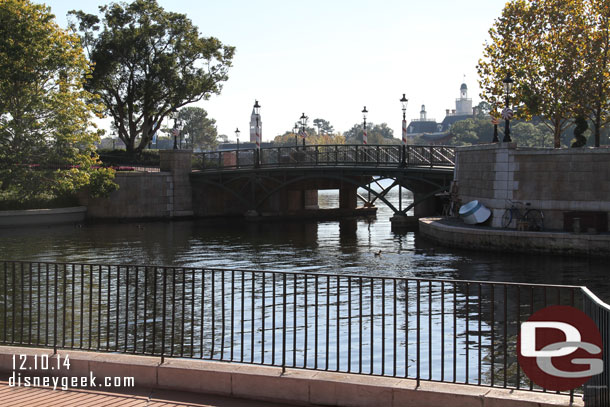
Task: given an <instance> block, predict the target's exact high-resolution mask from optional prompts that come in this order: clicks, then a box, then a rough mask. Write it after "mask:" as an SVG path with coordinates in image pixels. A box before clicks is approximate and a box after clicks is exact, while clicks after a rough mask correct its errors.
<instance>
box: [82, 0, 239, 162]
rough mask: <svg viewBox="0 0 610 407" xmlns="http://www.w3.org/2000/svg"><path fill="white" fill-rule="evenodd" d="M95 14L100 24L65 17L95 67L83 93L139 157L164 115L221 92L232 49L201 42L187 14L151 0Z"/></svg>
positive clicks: (209, 39) (90, 18)
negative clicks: (94, 100)
mask: <svg viewBox="0 0 610 407" xmlns="http://www.w3.org/2000/svg"><path fill="white" fill-rule="evenodd" d="M99 9H100V13H101V15H102V17H101V19H100V18H99V17H98V16H96V15H92V14H86V13H84V12H82V11H71V12H70V14H71V16H72V17H73V18H74V19H75V21H73V22H72V23H71V27H72V28H73V29H75V30H77V31H78V32H80V33H81V40H82V43H83V45H84V46H85V48H86V50H87V53H88V56H89V59H90V63H91V65H92V66H93V67H94V70H93V73H92V75H91V76H90V77H89V79H88V80H87V82H86V88H87V90H89V91H91V92H92V93H94V94H96V95H99V97H100V98H101V100H102V102H103V104H104V106H105V110H106V112H107V113H108V114H109V115H110V116H111V118H112V119H113V121H114V127H116V129H117V131H118V136H119V138H120V139H121V140H123V142H124V143H125V145H126V148H127V151H130V152H140V151H141V150H142V149H143V148H144V147H145V146H146V145H148V143H149V142H150V140H151V139H152V136H153V134H155V132H157V131H158V130H159V128H160V127H161V123H162V122H163V119H164V118H165V117H166V116H168V115H169V114H171V113H172V112H173V111H176V110H178V109H179V108H180V107H182V106H185V105H187V104H189V103H193V102H196V101H199V100H201V99H207V98H209V97H210V95H212V94H218V93H220V91H221V88H222V82H224V81H226V80H227V79H228V68H229V67H230V66H231V61H232V58H233V55H234V52H235V48H234V47H231V46H226V45H223V44H222V43H221V42H220V41H219V40H218V39H216V38H214V37H207V38H206V37H201V36H200V35H199V32H198V29H197V27H196V26H195V25H193V23H192V21H191V20H190V19H188V18H187V17H186V15H184V14H179V13H173V12H168V11H165V10H164V9H163V8H162V7H160V6H159V4H158V3H157V2H156V1H155V0H135V1H134V2H132V3H130V4H126V3H111V4H109V5H105V6H101V7H100V8H99Z"/></svg>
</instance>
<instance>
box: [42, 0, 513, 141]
mask: <svg viewBox="0 0 610 407" xmlns="http://www.w3.org/2000/svg"><path fill="white" fill-rule="evenodd" d="M34 1H35V2H36V0H34ZM158 1H159V4H160V5H161V6H162V7H163V8H164V9H165V10H168V11H173V12H179V13H184V14H186V15H187V16H188V17H189V18H190V19H191V20H192V21H193V22H194V24H195V25H196V26H197V27H198V28H199V31H200V33H201V35H203V36H206V37H211V36H213V37H216V38H218V39H219V40H220V41H221V42H222V43H223V44H227V45H232V46H234V47H236V53H235V57H234V59H233V66H232V67H231V68H230V69H229V80H228V81H227V82H225V83H224V85H223V89H222V92H221V94H220V95H212V96H211V97H210V98H209V99H208V100H205V101H201V102H198V103H196V104H194V105H193V106H200V107H203V108H204V109H206V110H207V111H208V114H209V116H210V117H212V118H214V119H216V122H217V128H218V133H219V134H226V135H227V136H228V137H229V139H230V140H233V139H235V129H236V128H239V129H240V130H241V132H242V133H241V137H240V139H241V141H245V139H247V138H248V134H249V122H250V114H251V112H252V106H253V105H254V101H255V100H258V101H259V104H260V105H261V120H262V123H263V132H262V133H263V141H271V140H273V138H274V137H275V136H277V135H280V134H283V133H284V132H285V131H290V130H291V129H292V127H293V126H294V123H295V122H296V121H298V119H299V117H300V116H301V114H302V113H305V115H306V116H308V117H309V124H310V126H312V127H313V125H312V124H313V123H312V122H313V119H316V118H322V119H325V120H328V121H329V122H330V123H331V125H333V126H334V128H335V130H337V131H340V132H344V131H347V130H349V129H350V128H351V127H352V126H353V125H354V124H357V123H362V113H361V111H362V109H363V107H364V106H366V108H367V110H368V111H369V114H368V119H367V122H368V123H375V124H381V123H387V124H388V126H389V127H390V128H392V129H393V130H394V137H396V138H400V134H401V121H402V110H401V104H400V102H399V100H400V98H401V97H402V94H403V93H404V94H405V95H406V97H407V99H409V105H408V108H407V120H408V121H411V119H414V118H418V117H419V112H420V110H421V105H426V111H427V113H428V118H433V119H436V120H438V121H442V120H443V118H444V117H445V109H455V99H456V98H458V97H459V90H460V85H461V84H462V83H463V82H465V83H466V84H467V85H468V97H470V98H472V99H473V106H474V105H476V104H478V103H479V101H480V97H479V92H480V90H479V87H478V81H477V80H478V76H477V72H476V65H477V62H478V60H479V59H480V58H481V56H482V52H483V46H484V43H485V41H486V40H488V38H489V34H488V30H489V28H491V26H492V25H493V22H494V20H495V19H496V18H497V17H498V16H499V15H500V13H501V11H502V8H503V7H504V4H505V0H464V1H455V0H434V1H412V0H376V1H372V0H369V1H364V0H349V1H348V0H308V1H295V0H258V1H244V0H216V1H209V0H200V1H185V0H172V1H167V0H158ZM39 3H42V1H40V2H39ZM44 3H45V4H46V5H47V6H49V7H51V12H52V13H53V14H55V15H56V18H57V22H58V24H59V25H60V26H62V27H67V19H66V14H67V12H68V11H69V10H73V9H76V10H83V11H85V12H88V13H92V14H97V13H98V6H99V5H102V4H107V3H109V1H100V0H89V1H86V2H76V1H74V0H70V1H68V0H51V1H47V2H44Z"/></svg>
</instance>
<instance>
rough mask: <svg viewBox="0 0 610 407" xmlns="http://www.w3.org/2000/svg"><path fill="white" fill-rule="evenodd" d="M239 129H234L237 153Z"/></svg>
mask: <svg viewBox="0 0 610 407" xmlns="http://www.w3.org/2000/svg"><path fill="white" fill-rule="evenodd" d="M239 133H240V131H239V128H236V129H235V138H236V139H237V151H239Z"/></svg>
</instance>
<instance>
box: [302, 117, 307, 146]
mask: <svg viewBox="0 0 610 407" xmlns="http://www.w3.org/2000/svg"><path fill="white" fill-rule="evenodd" d="M307 119H309V117H307V116H305V113H303V114H302V115H301V131H302V132H303V147H305V135H306V134H307V133H306V132H305V126H307Z"/></svg>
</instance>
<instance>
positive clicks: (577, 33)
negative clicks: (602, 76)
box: [477, 0, 607, 147]
mask: <svg viewBox="0 0 610 407" xmlns="http://www.w3.org/2000/svg"><path fill="white" fill-rule="evenodd" d="M587 16H588V14H587V12H586V10H585V0H512V1H510V2H508V3H507V4H506V6H505V8H504V10H503V12H502V15H501V16H500V17H499V18H498V19H496V21H495V23H494V26H493V27H492V28H491V29H490V30H489V34H490V37H491V41H490V42H489V43H487V44H486V46H485V49H484V52H483V58H482V59H481V60H480V61H479V64H478V67H477V68H478V71H479V76H480V80H479V84H480V86H481V89H482V90H483V93H482V94H481V97H482V98H483V99H484V100H485V101H486V102H488V103H489V104H490V105H491V106H492V111H495V112H497V111H499V110H501V109H502V108H503V107H504V104H503V96H504V91H503V89H502V79H503V78H504V77H505V76H506V75H507V74H508V73H511V74H512V75H513V77H514V79H515V86H514V90H513V95H512V96H513V99H512V101H513V104H514V105H517V106H518V109H517V115H518V116H517V117H520V118H524V119H528V118H531V117H532V116H542V117H544V119H545V124H547V125H548V126H549V128H550V129H551V130H552V131H553V134H554V146H555V147H560V146H561V134H562V132H563V131H564V130H565V129H566V127H567V126H568V125H569V122H570V119H571V118H572V117H574V116H575V115H576V114H578V111H579V110H580V109H582V104H583V102H584V100H583V95H584V94H586V92H584V89H583V86H584V84H585V83H586V81H584V80H582V79H583V78H585V72H586V69H587V62H586V58H585V57H584V54H583V52H584V50H586V49H587V38H588V36H587V35H586V34H587V33H588V26H587ZM583 33H584V34H585V35H583ZM606 99H607V96H606Z"/></svg>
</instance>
